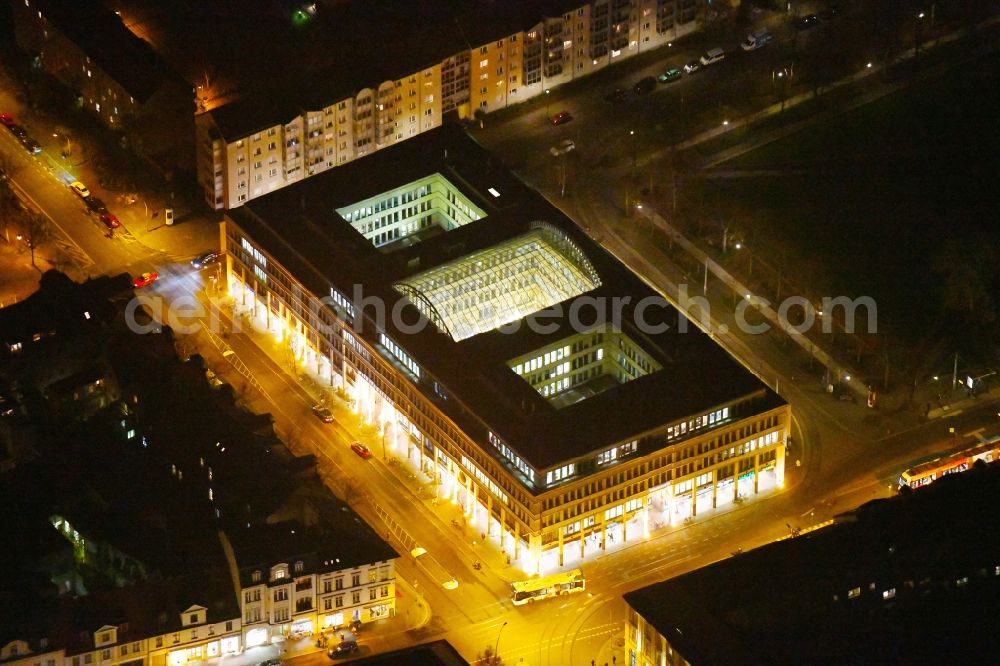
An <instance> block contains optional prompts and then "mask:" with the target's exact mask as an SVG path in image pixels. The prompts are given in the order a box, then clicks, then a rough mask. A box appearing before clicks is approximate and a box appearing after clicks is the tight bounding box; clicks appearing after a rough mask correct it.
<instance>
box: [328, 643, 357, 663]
mask: <svg viewBox="0 0 1000 666" xmlns="http://www.w3.org/2000/svg"><path fill="white" fill-rule="evenodd" d="M357 651H358V642H357V641H350V640H348V641H340V643H339V644H337V647H332V648H330V649H329V650H327V651H326V656H328V657H329V658H330V659H339V658H340V657H346V656H347V655H349V654H351V653H352V652H357Z"/></svg>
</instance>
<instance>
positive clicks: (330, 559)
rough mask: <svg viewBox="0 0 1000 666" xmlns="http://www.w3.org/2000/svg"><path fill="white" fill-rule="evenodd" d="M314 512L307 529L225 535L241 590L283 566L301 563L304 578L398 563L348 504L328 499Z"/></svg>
mask: <svg viewBox="0 0 1000 666" xmlns="http://www.w3.org/2000/svg"><path fill="white" fill-rule="evenodd" d="M316 506H318V513H317V520H316V521H315V522H314V523H313V524H311V525H304V524H303V523H301V522H299V521H283V522H280V523H271V524H257V525H253V526H251V527H243V526H232V527H231V528H229V529H227V530H226V536H227V537H228V538H229V542H230V543H231V544H232V547H233V553H234V554H235V556H236V564H237V567H239V570H240V581H241V583H242V584H243V585H244V586H249V585H252V584H255V583H254V582H253V580H252V574H253V572H254V571H258V570H259V571H262V572H264V580H267V572H268V571H269V570H270V568H271V567H272V566H274V565H275V564H279V563H282V562H284V563H286V564H291V563H294V562H299V561H301V562H302V563H303V572H304V573H325V572H327V571H341V570H344V569H351V568H353V567H357V566H361V565H363V564H369V563H372V562H384V561H387V560H391V559H394V558H396V557H399V554H398V553H397V552H396V551H395V550H393V548H392V546H390V545H389V544H388V543H386V542H385V541H384V540H383V539H382V538H381V537H380V536H379V535H377V534H376V533H375V530H373V529H372V528H371V527H370V526H369V525H368V523H366V522H365V521H363V520H361V518H359V517H358V515H357V514H356V513H354V511H352V510H351V509H350V507H348V506H347V504H345V503H343V502H341V501H340V500H337V499H335V498H333V497H332V496H331V497H329V498H326V499H325V500H323V501H322V502H320V503H317V504H316ZM281 582H287V581H281Z"/></svg>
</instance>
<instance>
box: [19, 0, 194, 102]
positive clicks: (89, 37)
mask: <svg viewBox="0 0 1000 666" xmlns="http://www.w3.org/2000/svg"><path fill="white" fill-rule="evenodd" d="M33 5H34V7H35V8H36V9H38V10H39V11H41V12H42V15H43V16H45V18H46V19H48V21H49V22H50V23H52V25H54V26H55V27H56V28H58V29H59V31H60V32H61V33H63V34H64V35H65V36H66V37H67V38H68V39H69V40H70V41H72V42H73V43H74V44H76V45H77V46H78V47H80V50H82V51H83V52H84V53H86V54H87V55H88V56H89V57H90V58H91V59H92V60H93V61H94V62H95V63H97V65H98V67H100V68H101V69H103V70H104V71H105V72H107V73H108V75H109V76H110V77H111V78H112V79H114V80H115V81H117V82H118V83H119V84H120V85H121V87H122V88H124V89H125V91H126V92H128V94H129V95H131V96H132V97H134V98H135V99H136V101H138V102H145V101H146V100H147V99H149V98H150V97H152V96H153V94H154V93H155V92H156V91H157V90H159V89H160V88H161V87H162V86H163V85H164V84H166V83H168V82H173V83H182V84H183V83H184V80H183V79H182V78H180V76H179V75H178V74H177V73H176V72H174V70H172V69H170V67H169V66H168V65H167V63H166V62H165V61H164V60H163V59H162V58H161V57H160V56H159V54H157V53H156V51H154V50H153V48H152V47H151V46H150V44H149V43H148V42H146V41H144V40H142V39H140V38H139V37H136V35H135V34H134V33H133V32H132V31H131V30H129V29H128V28H126V27H125V24H124V23H122V20H121V18H119V17H118V16H117V15H116V14H115V13H114V12H113V11H111V10H109V9H106V8H105V7H104V6H103V4H102V3H101V2H100V1H99V0H72V1H71V2H67V1H66V0H34V3H33Z"/></svg>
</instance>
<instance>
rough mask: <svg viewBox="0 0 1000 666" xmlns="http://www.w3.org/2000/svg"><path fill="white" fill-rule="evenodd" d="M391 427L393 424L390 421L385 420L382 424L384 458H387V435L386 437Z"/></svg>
mask: <svg viewBox="0 0 1000 666" xmlns="http://www.w3.org/2000/svg"><path fill="white" fill-rule="evenodd" d="M390 427H392V424H391V423H389V422H388V421H386V422H384V423H383V424H382V460H386V459H387V458H386V455H385V437H386V435H388V434H389V428H390Z"/></svg>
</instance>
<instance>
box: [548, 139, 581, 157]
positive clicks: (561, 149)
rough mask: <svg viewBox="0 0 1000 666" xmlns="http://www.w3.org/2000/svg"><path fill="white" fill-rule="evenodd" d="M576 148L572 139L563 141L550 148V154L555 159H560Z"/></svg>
mask: <svg viewBox="0 0 1000 666" xmlns="http://www.w3.org/2000/svg"><path fill="white" fill-rule="evenodd" d="M575 148H576V144H575V143H573V140H572V139H563V140H562V141H560V142H559V143H557V144H556V145H554V146H552V147H551V148H549V152H550V153H552V155H553V157H559V156H560V155H565V154H566V153H568V152H570V151H571V150H574V149H575Z"/></svg>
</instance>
